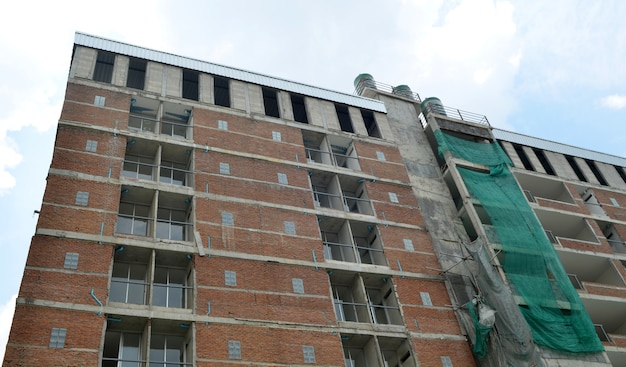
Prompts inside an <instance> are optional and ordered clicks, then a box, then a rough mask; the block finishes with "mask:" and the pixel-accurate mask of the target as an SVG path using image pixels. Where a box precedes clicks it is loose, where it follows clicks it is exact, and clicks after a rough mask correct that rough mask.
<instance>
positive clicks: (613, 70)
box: [0, 0, 626, 356]
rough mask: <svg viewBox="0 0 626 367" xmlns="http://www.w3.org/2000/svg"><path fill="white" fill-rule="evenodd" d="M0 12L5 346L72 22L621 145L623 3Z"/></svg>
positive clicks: (46, 4)
mask: <svg viewBox="0 0 626 367" xmlns="http://www.w3.org/2000/svg"><path fill="white" fill-rule="evenodd" d="M3 14H4V17H3V18H4V19H3V20H2V22H0V54H2V55H3V57H2V58H0V208H2V218H3V220H2V221H0V253H1V254H2V255H0V279H2V281H1V283H0V356H2V355H3V354H4V345H5V343H6V338H7V334H8V329H9V325H10V320H11V315H12V312H13V305H14V302H15V301H14V300H15V296H16V294H17V292H18V289H19V283H20V280H21V276H22V271H23V267H24V263H25V260H26V256H27V252H28V246H29V243H30V238H31V236H32V235H33V234H34V230H35V225H36V221H37V217H36V215H34V214H33V212H34V210H37V209H39V207H40V205H41V199H42V195H43V190H44V187H45V178H46V173H47V168H48V167H49V164H50V160H51V154H52V147H53V144H54V136H55V128H56V123H57V121H58V119H59V115H60V111H61V103H62V100H63V95H64V91H65V81H66V80H67V73H68V69H69V62H70V57H71V53H72V42H73V38H74V32H75V31H81V32H86V33H89V34H93V35H98V36H103V37H106V38H110V39H114V40H118V41H123V42H127V43H131V44H135V45H138V46H144V47H149V48H154V49H157V50H160V51H166V52H170V53H174V54H179V55H184V56H189V57H193V58H197V59H201V60H206V61H211V62H216V63H219V64H224V65H229V66H234V67H238V68H242V69H246V70H251V71H255V72H260V73H263V74H268V75H272V76H277V77H281V78H285V79H290V80H294V81H298V82H303V83H308V84H312V85H316V86H320V87H325V88H329V89H334V90H338V91H342V92H346V93H352V91H353V86H352V81H353V79H354V78H355V77H356V76H357V75H358V74H360V73H370V74H372V75H373V76H374V78H375V79H376V80H378V81H380V82H383V83H386V84H391V85H399V84H408V85H409V86H410V87H411V88H412V90H413V91H417V92H418V93H419V94H420V95H421V96H422V98H425V97H430V96H437V97H439V98H440V99H441V100H442V101H443V103H444V104H445V105H447V106H451V107H456V108H459V109H462V110H466V111H471V112H476V113H480V114H484V115H486V116H487V117H488V118H489V121H490V122H491V124H492V125H493V126H495V127H499V128H503V129H508V130H513V131H516V132H519V133H523V134H528V135H533V136H538V137H541V138H545V139H549V140H554V141H558V142H562V143H566V144H572V145H577V146H581V147H584V148H588V149H591V150H597V151H601V152H605V153H610V154H614V155H618V156H622V157H624V156H626V144H625V143H626V67H624V63H625V62H626V22H624V21H623V19H622V18H623V16H624V15H626V2H624V1H620V0H614V1H610V0H605V1H601V2H600V1H592V2H590V1H578V0H553V1H542V0H530V1H528V0H527V1H521V0H509V1H498V0H496V1H494V0H456V1H442V0H390V1H373V0H347V1H342V2H337V1H332V0H315V1H313V0H309V1H306V0H303V1H290V0H266V1H252V0H248V1H244V0H228V1H200V0H198V1H185V0H179V1H145V2H142V1H132V2H131V1H117V0H112V1H108V2H107V3H106V4H105V5H103V4H99V3H93V4H92V3H90V2H86V1H54V2H51V1H28V0H26V1H19V2H18V1H12V2H7V3H6V4H3ZM52 14H54V16H51V15H52ZM9 15H10V17H9Z"/></svg>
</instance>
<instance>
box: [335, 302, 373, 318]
mask: <svg viewBox="0 0 626 367" xmlns="http://www.w3.org/2000/svg"><path fill="white" fill-rule="evenodd" d="M334 303H335V311H336V313H337V318H338V319H339V320H337V321H348V322H369V320H359V314H365V313H366V312H367V309H368V305H367V304H366V303H356V302H346V301H342V300H340V299H335V300H334ZM359 311H361V312H359Z"/></svg>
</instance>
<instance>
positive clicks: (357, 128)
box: [348, 106, 367, 136]
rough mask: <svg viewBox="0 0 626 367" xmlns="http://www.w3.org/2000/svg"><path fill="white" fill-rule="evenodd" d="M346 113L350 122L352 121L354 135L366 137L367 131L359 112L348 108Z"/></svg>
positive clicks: (350, 107) (354, 108)
mask: <svg viewBox="0 0 626 367" xmlns="http://www.w3.org/2000/svg"><path fill="white" fill-rule="evenodd" d="M348 113H349V114H350V121H352V129H353V130H354V133H355V134H358V135H363V136H367V129H366V128H365V122H363V116H362V115H361V110H360V109H358V108H356V107H352V106H349V107H348Z"/></svg>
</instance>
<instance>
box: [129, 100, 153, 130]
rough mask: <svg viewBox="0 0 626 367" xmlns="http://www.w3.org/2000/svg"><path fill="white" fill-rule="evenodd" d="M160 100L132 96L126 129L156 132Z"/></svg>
mask: <svg viewBox="0 0 626 367" xmlns="http://www.w3.org/2000/svg"><path fill="white" fill-rule="evenodd" d="M159 106H160V102H159V101H157V100H154V99H148V98H141V97H134V98H132V99H131V100H130V116H129V118H128V129H129V130H137V131H144V132H150V133H156V131H157V125H158V119H159V117H158V113H159Z"/></svg>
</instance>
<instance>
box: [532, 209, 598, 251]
mask: <svg viewBox="0 0 626 367" xmlns="http://www.w3.org/2000/svg"><path fill="white" fill-rule="evenodd" d="M535 213H536V214H537V218H538V219H539V221H540V222H541V226H542V227H543V228H545V229H546V230H549V231H551V232H552V233H553V234H554V236H555V237H556V238H557V239H559V243H560V244H561V245H563V242H562V241H560V240H561V239H563V240H573V241H582V242H588V243H592V244H595V245H599V244H600V243H599V242H598V238H597V237H596V235H595V234H594V232H593V230H592V229H591V227H590V226H589V223H587V220H586V219H585V218H581V217H578V216H575V215H568V214H563V213H557V212H554V211H546V210H536V211H535Z"/></svg>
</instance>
